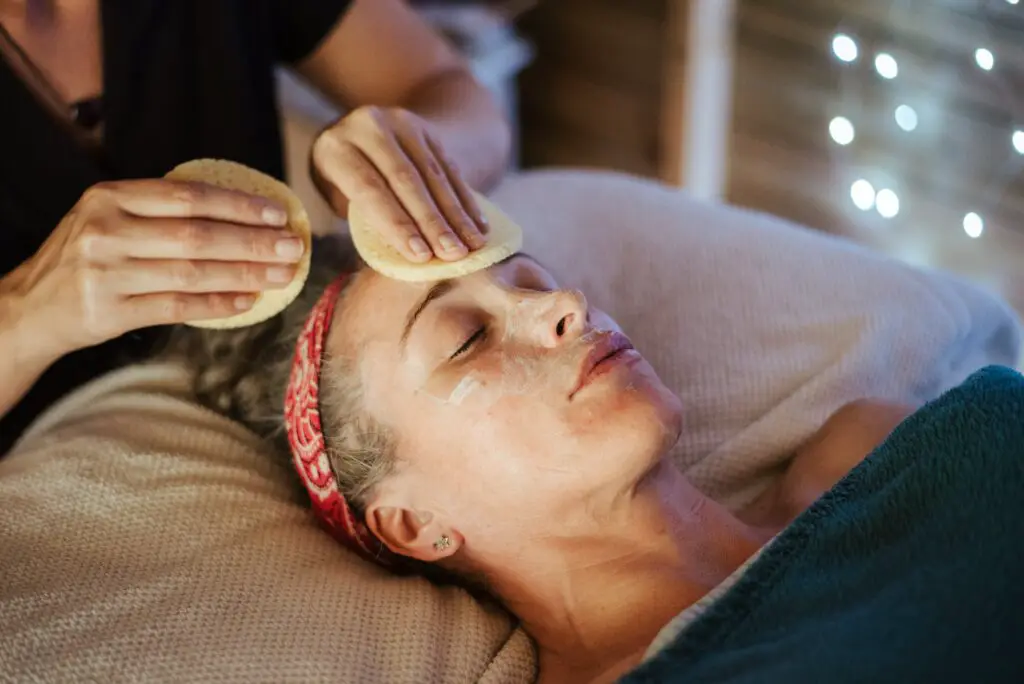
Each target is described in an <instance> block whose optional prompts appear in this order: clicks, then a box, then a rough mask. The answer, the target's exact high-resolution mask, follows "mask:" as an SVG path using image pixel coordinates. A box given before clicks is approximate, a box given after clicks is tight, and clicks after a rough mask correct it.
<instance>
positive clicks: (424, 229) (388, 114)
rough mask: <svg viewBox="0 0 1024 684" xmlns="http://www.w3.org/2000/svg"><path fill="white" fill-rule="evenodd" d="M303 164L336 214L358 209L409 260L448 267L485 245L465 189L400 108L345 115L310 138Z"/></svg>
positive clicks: (419, 123)
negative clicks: (310, 146) (307, 162)
mask: <svg viewBox="0 0 1024 684" xmlns="http://www.w3.org/2000/svg"><path fill="white" fill-rule="evenodd" d="M310 162H311V169H310V170H311V172H312V176H313V180H314V182H315V183H316V185H317V188H318V189H319V190H320V193H321V194H322V195H323V196H324V198H325V199H326V200H327V201H328V202H329V203H330V204H331V206H332V208H333V209H334V211H335V212H336V213H337V214H338V215H339V216H347V214H348V209H349V206H350V205H358V206H359V210H360V212H361V213H362V214H363V215H364V216H366V217H368V219H369V220H371V221H373V223H374V225H375V226H378V227H379V230H380V232H381V233H382V234H383V235H384V236H385V238H386V239H387V241H388V242H389V243H390V244H391V245H392V246H393V247H394V248H395V249H397V250H398V251H399V252H400V253H401V254H404V255H405V256H406V258H408V259H409V260H410V261H413V262H423V261H427V260H429V259H430V258H431V257H432V256H436V257H438V258H439V259H444V260H446V261H454V260H457V259H461V258H462V257H464V256H466V254H467V253H468V252H469V251H472V250H475V249H479V248H480V247H482V246H483V245H484V243H485V241H486V238H485V237H484V236H485V235H486V233H487V223H486V220H485V219H484V217H483V214H482V213H481V212H480V208H479V207H478V206H477V203H476V202H475V201H474V199H473V196H472V194H471V193H470V190H469V187H468V186H467V185H466V183H465V182H464V181H463V180H462V178H461V176H460V175H459V172H458V170H457V169H456V168H455V166H454V164H452V162H451V160H450V159H448V158H447V157H446V156H445V154H444V150H442V149H441V147H440V145H439V144H438V143H437V141H436V140H435V139H434V138H433V137H432V136H431V134H430V131H429V126H428V124H427V123H426V122H425V121H424V120H423V119H421V118H420V117H419V116H417V115H416V114H413V113H412V112H410V111H408V110H405V109H399V108H389V107H360V108H358V109H355V110H353V111H352V112H351V113H350V114H348V115H347V116H345V117H343V118H342V119H341V120H339V121H338V122H337V123H335V124H334V125H333V126H331V127H330V128H327V129H326V130H324V131H323V132H322V133H321V134H320V135H319V136H318V138H317V139H316V141H315V142H314V144H313V149H312V154H311V157H310Z"/></svg>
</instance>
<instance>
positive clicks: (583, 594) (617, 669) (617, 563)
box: [491, 460, 766, 682]
mask: <svg viewBox="0 0 1024 684" xmlns="http://www.w3.org/2000/svg"><path fill="white" fill-rule="evenodd" d="M627 498H628V499H629V500H628V501H627V502H626V503H625V505H620V506H618V507H617V508H618V510H616V511H615V512H614V513H613V514H612V515H611V516H610V518H604V519H602V520H601V521H600V524H594V525H593V526H592V528H591V529H589V530H588V529H583V530H582V531H579V530H576V529H573V530H572V533H571V534H561V535H560V536H559V537H557V538H555V539H542V540H540V541H539V542H537V543H531V544H530V548H529V549H528V550H526V552H525V553H519V554H517V556H516V557H515V558H509V559H507V562H506V563H504V568H505V570H503V571H501V572H498V573H494V574H495V575H496V576H495V577H493V578H491V585H492V589H493V590H494V591H495V592H496V593H497V594H498V595H499V596H500V597H501V599H502V600H503V602H504V603H505V605H506V606H507V607H508V608H509V609H510V610H511V611H512V612H513V613H515V614H516V615H517V616H518V617H519V619H520V620H521V622H522V624H523V627H524V629H525V630H526V631H527V633H529V634H530V635H531V636H532V637H533V639H534V640H535V641H536V642H537V646H538V650H539V653H540V668H541V681H560V682H575V681H580V682H601V681H614V680H615V679H616V678H617V677H619V676H621V675H622V674H624V673H625V672H627V671H628V670H629V669H631V668H632V667H633V666H635V665H636V664H637V663H638V662H639V661H640V659H641V658H642V656H643V654H644V652H645V651H646V650H647V648H648V646H649V645H650V643H651V642H652V641H653V640H654V638H655V636H657V634H658V632H659V631H660V630H661V629H662V628H663V627H664V626H665V625H666V624H667V623H668V622H669V621H670V620H671V619H672V618H673V617H675V616H676V615H677V614H678V613H679V612H680V611H682V610H684V609H685V608H687V607H688V606H690V605H692V604H693V603H695V602H696V601H698V600H699V599H700V598H701V597H703V596H704V595H705V594H707V593H708V592H709V591H710V590H711V589H713V588H714V587H715V586H716V585H718V584H719V583H721V582H722V581H723V580H725V579H726V578H727V577H728V576H729V575H730V574H731V573H732V572H734V571H735V570H736V569H737V568H738V567H739V566H740V565H742V564H743V562H744V561H745V560H747V559H748V558H749V557H750V556H751V555H752V554H753V553H754V552H755V551H756V550H757V549H758V548H760V546H761V545H762V544H763V543H764V542H765V541H766V538H765V535H763V534H759V533H758V532H757V531H755V530H754V529H752V528H750V527H748V526H746V525H744V524H743V523H741V522H740V521H739V520H738V519H736V518H735V517H734V516H732V515H731V514H730V513H729V512H728V511H726V510H725V509H724V508H722V507H721V506H719V505H718V504H716V503H715V502H713V501H711V500H709V499H708V498H707V497H705V496H704V495H702V494H701V493H700V492H698V491H697V490H696V489H695V488H694V487H693V486H692V485H690V483H689V482H688V481H687V480H686V479H685V478H684V477H683V476H682V474H681V473H680V472H679V471H678V470H677V469H676V468H675V466H674V465H671V464H670V463H668V461H667V460H663V461H662V462H661V463H659V465H658V466H657V467H656V468H655V469H654V470H653V471H652V472H651V473H650V474H649V475H648V476H647V477H646V478H645V480H644V481H643V482H641V483H640V485H639V486H638V487H637V488H636V489H635V490H634V491H632V492H631V493H630V494H629V496H628V497H627ZM519 551H520V552H521V551H522V549H519ZM538 569H542V570H539V571H538Z"/></svg>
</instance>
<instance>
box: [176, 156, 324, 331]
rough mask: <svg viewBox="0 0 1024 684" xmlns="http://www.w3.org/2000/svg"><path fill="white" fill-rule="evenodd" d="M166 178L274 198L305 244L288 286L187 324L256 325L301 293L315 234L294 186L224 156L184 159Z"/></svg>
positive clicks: (293, 229)
mask: <svg viewBox="0 0 1024 684" xmlns="http://www.w3.org/2000/svg"><path fill="white" fill-rule="evenodd" d="M166 178H168V179H170V180H178V181H194V182H200V183H207V184H209V185H214V186H217V187H220V188H224V189H226V190H237V191H239V192H245V193H248V194H250V195H258V196H260V197H266V198H267V199H272V200H275V201H276V202H278V203H279V204H280V205H281V206H282V207H284V209H285V211H286V212H287V213H288V223H287V226H286V230H289V231H291V232H292V233H295V235H296V236H298V237H299V238H300V239H301V240H302V244H303V245H304V247H305V249H304V250H303V253H302V259H301V260H300V261H299V263H298V264H297V265H296V270H295V276H294V277H293V278H292V281H291V282H290V283H289V284H288V285H287V287H284V288H282V289H277V290H265V291H263V292H261V293H259V295H257V297H256V301H255V302H254V303H253V305H252V307H251V308H249V309H248V310H247V311H243V312H242V313H239V314H236V315H234V316H228V317H227V318H213V319H205V320H199V321H188V322H187V325H191V326H194V327H197V328H213V329H227V328H243V327H245V326H249V325H255V324H256V323H261V322H263V321H265V320H267V319H268V318H271V317H273V316H275V315H276V314H278V313H280V312H281V311H282V310H283V309H284V308H285V307H286V306H288V305H289V304H291V303H292V302H293V301H294V300H295V298H296V297H298V296H299V293H300V292H301V291H302V286H303V285H305V283H306V278H307V277H308V276H309V262H310V256H311V252H312V234H313V233H312V228H311V227H310V225H309V215H308V214H307V213H306V208H305V207H304V206H303V205H302V201H301V200H299V198H298V197H297V196H296V195H295V193H294V192H292V190H291V188H289V187H288V186H287V185H285V184H284V183H282V182H281V181H279V180H277V179H276V178H272V177H271V176H268V175H267V174H265V173H262V172H260V171H257V170H256V169H252V168H249V167H248V166H245V165H244V164H238V163H236V162H233V161H227V160H225V159H195V160H192V161H189V162H185V163H184V164H181V165H179V166H177V167H175V168H174V169H173V170H171V172H170V173H168V174H167V175H166Z"/></svg>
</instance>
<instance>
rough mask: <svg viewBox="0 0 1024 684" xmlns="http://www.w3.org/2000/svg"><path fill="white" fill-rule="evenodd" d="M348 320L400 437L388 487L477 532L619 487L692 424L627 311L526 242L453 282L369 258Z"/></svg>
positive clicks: (544, 515)
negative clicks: (628, 329) (601, 303)
mask: <svg viewBox="0 0 1024 684" xmlns="http://www.w3.org/2000/svg"><path fill="white" fill-rule="evenodd" d="M334 330H335V331H340V332H336V333H335V334H334V335H332V337H331V340H330V344H331V345H332V346H333V347H334V351H335V352H336V353H343V354H345V355H346V356H355V357H356V358H358V360H359V361H358V369H359V373H360V375H361V378H360V379H361V382H362V385H363V388H364V392H365V397H364V402H365V408H366V410H367V411H368V412H369V413H370V414H371V415H372V416H373V417H374V418H376V419H377V420H378V421H380V422H381V423H383V424H384V425H386V426H388V427H389V428H391V429H392V430H393V431H394V433H395V435H396V437H397V441H398V467H397V471H396V472H395V474H393V475H392V476H390V477H389V478H388V479H387V481H386V482H385V483H383V484H382V486H381V487H380V488H379V490H380V491H379V492H377V494H376V496H377V497H378V498H380V499H383V500H384V501H382V502H381V503H383V504H386V505H389V506H400V507H402V508H404V509H407V510H411V511H419V512H421V513H429V515H430V517H432V518H434V519H437V517H440V518H441V519H443V520H444V521H446V522H447V524H450V525H451V526H453V528H455V529H457V530H458V531H459V533H460V534H461V535H462V536H463V537H464V538H465V539H466V540H467V541H472V540H473V539H474V537H476V538H477V539H483V538H489V539H493V538H494V536H495V535H499V536H500V535H502V534H505V533H515V529H516V527H518V526H526V525H535V524H536V520H537V519H542V520H543V521H545V522H544V524H545V528H548V527H550V525H549V522H550V521H551V520H567V518H566V516H574V515H579V514H581V512H582V511H585V510H587V509H588V507H589V508H591V509H593V508H594V507H595V506H596V507H600V505H599V504H598V503H597V502H599V501H600V500H601V499H614V498H617V497H620V496H621V495H623V494H624V493H627V492H628V491H629V490H631V488H632V487H633V486H634V485H635V484H636V483H637V482H638V481H639V480H640V479H641V478H642V477H643V475H645V474H646V473H647V472H648V471H649V470H650V469H651V468H652V467H653V466H654V464H655V463H656V462H657V461H658V459H659V458H660V456H661V455H662V454H663V453H664V451H665V450H666V449H667V448H668V447H669V446H671V445H672V444H673V443H674V442H675V440H676V439H677V437H678V434H679V430H680V404H679V400H678V399H677V397H676V396H675V395H674V394H672V393H671V392H670V391H669V390H668V389H667V388H666V387H665V386H664V385H663V384H662V383H661V381H660V380H659V379H658V376H657V375H656V374H655V372H654V370H653V369H652V368H651V367H650V365H649V364H648V363H647V362H646V361H645V360H644V358H643V357H642V356H641V355H640V353H639V352H638V351H637V350H635V349H633V348H632V345H631V344H630V342H629V340H628V339H627V338H626V337H625V336H624V335H623V334H622V333H621V332H619V329H618V326H617V325H616V324H615V322H614V321H612V320H611V318H610V317H608V316H607V315H606V314H604V313H602V312H600V311H598V310H595V309H592V308H589V307H588V306H587V303H586V300H585V299H584V298H583V296H582V295H581V294H580V293H578V292H572V291H566V290H560V289H559V286H558V284H557V283H556V282H555V280H554V278H553V277H552V276H551V274H549V273H548V272H547V271H546V270H545V269H544V268H542V267H541V266H540V265H539V264H538V263H537V262H536V261H534V260H533V259H531V258H530V257H528V256H526V255H522V254H520V255H517V256H514V257H512V258H510V259H508V260H506V261H505V262H502V263H499V264H497V265H495V266H493V267H491V268H489V269H487V270H485V271H481V272H478V273H475V274H472V275H469V276H466V277H463V278H459V279H456V280H452V281H442V282H430V283H405V282H399V281H394V280H390V279H387V278H384V277H382V276H380V275H377V274H375V273H373V272H372V271H368V270H364V271H363V272H361V273H360V274H359V275H358V276H356V278H355V281H354V282H353V283H352V284H351V285H350V287H349V290H348V294H347V295H346V297H345V303H344V306H343V310H342V311H341V312H340V315H339V321H338V322H337V323H336V324H335V326H334ZM336 345H342V348H339V347H337V346H336ZM595 514H596V513H595ZM531 521H533V522H531Z"/></svg>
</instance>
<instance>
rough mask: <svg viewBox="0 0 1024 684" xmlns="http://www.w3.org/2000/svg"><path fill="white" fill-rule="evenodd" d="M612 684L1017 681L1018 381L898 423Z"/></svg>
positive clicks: (990, 378)
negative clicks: (669, 639) (711, 599)
mask: <svg viewBox="0 0 1024 684" xmlns="http://www.w3.org/2000/svg"><path fill="white" fill-rule="evenodd" d="M622 681H623V682H626V683H627V684H640V683H642V682H679V683H684V682H685V684H705V683H707V684H711V683H714V684H802V683H803V682H822V683H827V684H847V683H853V682H857V683H858V684H860V683H865V684H867V683H871V684H881V683H887V682H899V683H900V684H904V683H914V682H922V683H925V682H926V683H928V684H944V683H946V682H948V683H949V684H954V683H955V684H974V683H976V682H977V683H978V684H998V683H1001V682H1008V683H1009V682H1013V683H1014V684H1020V683H1021V682H1024V378H1022V377H1021V376H1020V375H1019V374H1017V373H1016V372H1014V371H1011V370H1009V369H1005V368H998V367H990V368H986V369H983V370H981V371H979V372H978V373H976V374H974V375H973V376H971V377H970V378H969V379H968V380H967V381H966V382H965V383H964V384H962V385H961V386H959V387H957V388H955V389H953V390H951V391H949V392H947V393H946V394H945V395H943V396H942V397H940V398H939V399H937V400H935V401H934V402H932V403H930V404H928V405H927V406H925V407H924V408H922V409H921V410H919V411H917V412H916V413H915V414H914V415H913V416H911V417H910V418H908V419H907V420H906V421H904V422H903V424H901V425H900V426H899V427H898V428H897V429H896V431H894V432H893V434H892V435H891V436H890V437H889V438H888V439H887V440H886V441H885V443H883V444H882V445H881V446H880V447H879V448H878V449H876V450H875V452H874V453H873V454H871V456H870V457H868V459H867V460H865V461H864V462H863V463H862V464H861V465H859V466H858V467H857V468H856V469H854V470H853V471H852V472H851V473H850V474H849V475H848V476H847V477H846V478H845V479H844V480H843V481H842V482H840V483H839V484H838V485H837V486H836V487H835V488H834V489H833V490H832V491H830V492H829V493H828V494H826V495H825V496H824V497H822V498H821V499H820V500H819V501H818V502H817V503H816V504H815V505H814V506H812V507H811V508H810V509H809V510H808V511H807V512H806V513H804V514H803V515H802V516H800V517H799V518H798V519H797V520H796V521H795V522H794V523H793V524H792V525H791V526H790V527H789V528H788V529H787V530H786V531H785V532H783V533H782V534H781V535H780V536H779V537H778V538H777V539H776V541H775V543H774V544H772V545H771V546H770V547H769V548H768V549H766V550H765V552H764V554H762V556H761V557H760V558H759V559H758V560H756V561H755V562H754V563H753V564H752V565H751V566H750V568H749V570H748V571H747V573H746V574H745V575H744V576H743V577H742V578H741V579H740V580H739V581H738V582H737V583H736V585H735V586H734V587H733V588H732V589H731V590H730V591H729V592H727V593H726V594H725V595H724V596H723V597H722V598H721V599H720V600H719V601H718V602H716V603H715V604H714V605H713V606H712V607H711V608H710V610H708V611H707V612H706V613H705V614H704V615H702V616H701V617H700V618H698V619H697V620H696V621H695V622H694V623H693V624H692V625H690V627H689V629H687V630H685V631H684V632H683V633H682V634H680V635H679V636H678V637H677V638H676V639H675V641H674V642H673V643H672V644H671V645H669V646H668V647H667V648H666V649H665V650H664V651H662V652H661V653H660V654H659V655H658V656H657V657H656V658H655V659H653V660H651V661H650V662H648V663H646V664H645V665H643V666H642V667H640V668H639V669H638V670H636V671H634V672H633V673H632V674H630V675H629V676H628V677H626V678H625V679H624V680H622Z"/></svg>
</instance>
